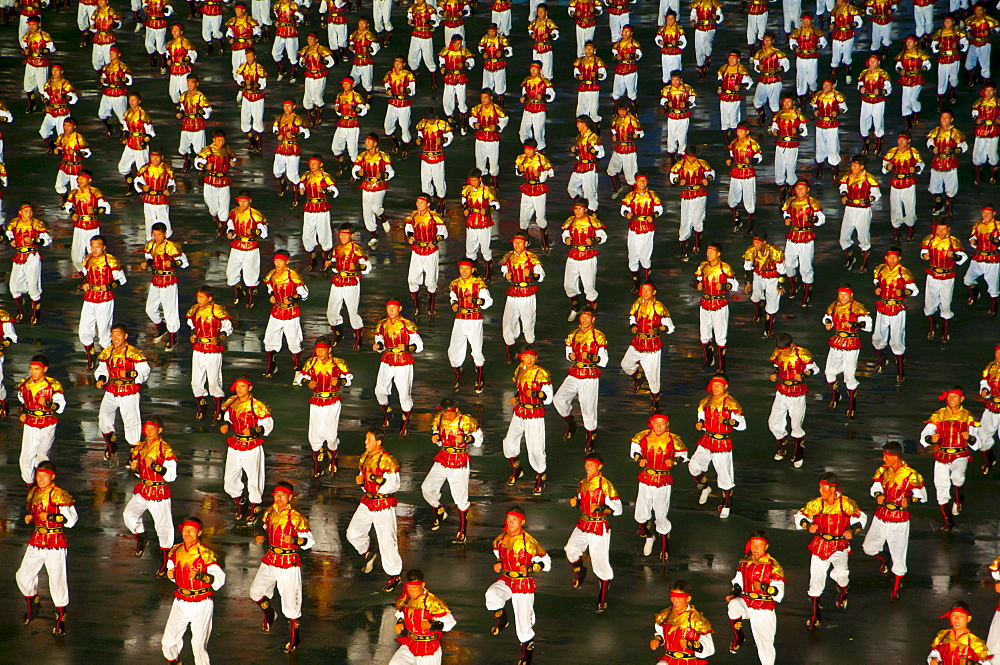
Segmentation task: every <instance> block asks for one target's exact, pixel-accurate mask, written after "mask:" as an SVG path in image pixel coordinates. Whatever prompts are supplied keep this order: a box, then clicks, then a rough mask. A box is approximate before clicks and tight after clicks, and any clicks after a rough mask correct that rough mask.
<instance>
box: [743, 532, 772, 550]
mask: <svg viewBox="0 0 1000 665" xmlns="http://www.w3.org/2000/svg"><path fill="white" fill-rule="evenodd" d="M755 540H759V541H761V542H762V543H764V544H765V545H767V538H762V537H761V536H754V537H753V538H751V539H750V540H748V541H747V545H746V547H745V548H744V549H743V551H744V552H745V553H746V554H749V553H750V543H752V542H753V541H755Z"/></svg>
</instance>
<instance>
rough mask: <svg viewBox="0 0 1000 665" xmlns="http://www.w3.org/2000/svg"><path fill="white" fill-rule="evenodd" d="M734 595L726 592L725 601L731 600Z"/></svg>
mask: <svg viewBox="0 0 1000 665" xmlns="http://www.w3.org/2000/svg"><path fill="white" fill-rule="evenodd" d="M735 597H736V596H734V595H733V594H731V593H727V594H726V595H725V601H726V602H727V603H728V602H729V601H731V600H732V599H733V598H735Z"/></svg>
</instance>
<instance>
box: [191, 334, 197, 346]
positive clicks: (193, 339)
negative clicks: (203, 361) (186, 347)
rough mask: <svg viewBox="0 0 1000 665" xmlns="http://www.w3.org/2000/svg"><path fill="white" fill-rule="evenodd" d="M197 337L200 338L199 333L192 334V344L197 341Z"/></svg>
mask: <svg viewBox="0 0 1000 665" xmlns="http://www.w3.org/2000/svg"><path fill="white" fill-rule="evenodd" d="M196 339H198V336H197V335H191V343H192V344H194V341H195V340H196Z"/></svg>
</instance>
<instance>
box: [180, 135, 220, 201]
mask: <svg viewBox="0 0 1000 665" xmlns="http://www.w3.org/2000/svg"><path fill="white" fill-rule="evenodd" d="M204 147H205V130H200V131H197V132H181V140H180V143H178V144H177V152H178V153H179V154H181V155H188V154H190V155H197V154H198V153H199V152H201V151H202V149H203V148H204ZM208 187H211V185H206V186H205V189H206V190H207V189H208ZM213 189H215V188H214V187H213Z"/></svg>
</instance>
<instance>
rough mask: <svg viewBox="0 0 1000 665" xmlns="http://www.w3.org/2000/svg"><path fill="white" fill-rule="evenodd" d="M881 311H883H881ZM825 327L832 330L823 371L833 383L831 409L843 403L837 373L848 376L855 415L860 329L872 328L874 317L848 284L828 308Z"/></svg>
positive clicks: (849, 408) (850, 406) (849, 409)
mask: <svg viewBox="0 0 1000 665" xmlns="http://www.w3.org/2000/svg"><path fill="white" fill-rule="evenodd" d="M879 314H881V312H879ZM823 326H824V327H825V328H826V329H827V330H832V331H833V335H832V336H831V337H830V339H829V340H828V341H827V344H828V345H829V347H830V353H829V355H827V357H826V368H825V369H824V370H823V372H824V375H825V376H826V383H827V385H828V386H830V408H831V409H836V408H837V404H839V403H840V392H839V390H838V389H837V375H838V374H843V375H844V386H845V387H846V389H847V399H848V401H847V417H848V418H851V417H852V416H854V411H855V409H856V408H857V399H858V378H857V371H858V354H859V353H860V351H861V340H860V339H859V336H860V331H861V330H863V331H865V332H871V331H872V317H871V315H870V314H869V313H868V310H867V309H866V308H865V306H864V305H862V304H861V303H859V302H858V301H856V300H855V299H854V291H853V290H852V289H851V287H850V286H848V285H847V284H842V285H841V286H840V288H839V289H837V299H836V300H834V301H833V302H832V303H830V305H829V306H828V307H827V308H826V314H824V315H823Z"/></svg>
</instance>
